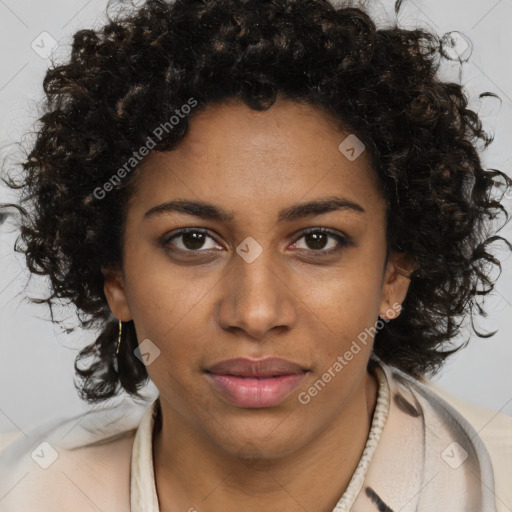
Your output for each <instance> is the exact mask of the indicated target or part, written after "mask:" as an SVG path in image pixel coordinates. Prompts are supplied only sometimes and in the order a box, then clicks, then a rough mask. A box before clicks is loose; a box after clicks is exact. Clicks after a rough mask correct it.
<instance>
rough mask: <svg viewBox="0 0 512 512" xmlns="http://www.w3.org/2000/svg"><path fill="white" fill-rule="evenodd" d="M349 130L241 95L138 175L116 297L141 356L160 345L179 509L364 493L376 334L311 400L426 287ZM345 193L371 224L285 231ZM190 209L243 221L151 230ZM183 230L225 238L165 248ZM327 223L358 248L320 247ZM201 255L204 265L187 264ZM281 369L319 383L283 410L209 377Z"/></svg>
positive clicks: (159, 449)
mask: <svg viewBox="0 0 512 512" xmlns="http://www.w3.org/2000/svg"><path fill="white" fill-rule="evenodd" d="M348 134H349V132H342V131H340V130H339V129H338V128H337V127H336V125H335V124H334V122H333V121H332V120H331V119H329V118H328V116H327V115H326V114H325V113H323V112H322V111H320V110H319V109H317V108H316V107H313V106H309V105H305V104H300V103H295V102H290V101H288V100H284V99H281V98H279V99H278V100H277V102H276V103H275V104H274V105H273V106H272V107H271V108H270V109H269V110H268V111H265V112H256V111H252V110H250V109H249V107H247V106H246V105H244V104H243V103H242V102H239V101H238V100H230V101H228V102H225V103H222V104H217V105H214V106H212V105H210V106H208V107H206V109H205V110H203V111H199V112H197V113H196V114H195V115H194V117H192V118H191V119H190V125H189V132H188V133H187V135H186V137H185V139H184V140H183V141H182V143H181V144H180V145H179V146H178V148H177V149H175V150H173V151H169V152H164V153H156V152H152V153H150V155H149V156H148V157H147V158H146V160H145V161H144V162H143V164H142V166H141V167H140V168H139V169H138V172H139V174H138V179H137V182H136V187H135V190H134V195H133V197H132V199H131V201H130V203H129V207H128V212H127V218H126V226H125V232H124V241H123V258H124V260H123V269H122V272H121V271H119V272H113V271H106V270H105V271H104V274H105V295H106V297H107V300H108V303H109V306H110V308H111V310H112V312H113V314H114V315H115V316H116V317H117V318H118V319H120V320H122V321H125V322H126V321H129V320H132V319H133V320H134V324H135V327H136V332H137V338H138V340H139V343H140V341H141V340H145V339H150V340H151V341H152V343H154V344H155V345H156V346H157V347H158V348H159V350H160V355H159V356H158V357H156V359H154V361H152V362H151V364H149V365H148V366H147V370H148V373H149V375H150V377H151V379H152V381H153V382H154V384H155V385H156V387H157V388H158V390H159V391H160V400H161V407H162V423H161V425H158V426H157V427H156V428H155V431H154V442H153V457H154V468H155V481H156V486H157V492H158V496H159V501H160V507H161V511H162V512H171V511H173V512H174V511H178V510H182V511H183V510H190V509H192V510H194V508H195V509H196V510H197V511H198V512H220V511H225V510H244V511H249V512H251V511H254V512H256V511H258V512H260V511H261V510H265V511H269V512H272V511H275V512H278V511H279V512H282V511H287V512H292V511H304V510H316V511H326V512H327V511H330V510H332V508H333V507H334V506H335V504H336V502H337V501H338V500H339V498H340V497H341V495H342V494H343V491H344V490H345V488H346V487H347V485H348V483H349V481H350V478H351V476H352V474H353V472H354V470H355V468H356V466H357V463H358V461H359V458H360V456H361V454H362V451H363V449H364V446H365V443H366V440H367V436H368V432H369V429H370V424H371V418H372V414H373V411H374V408H375V403H376V395H377V383H376V380H375V377H374V376H373V375H371V374H370V373H369V372H368V371H367V362H368V359H369V357H370V353H371V345H372V340H371V338H370V340H369V342H368V343H367V345H366V346H364V345H363V344H360V346H361V351H360V352H359V353H358V354H357V355H355V356H354V358H353V359H352V360H351V361H350V362H349V364H347V366H345V367H344V368H343V370H342V371H341V372H339V373H338V374H336V376H335V377H334V378H332V380H331V381H330V382H329V383H328V384H327V385H326V386H325V387H324V388H323V389H322V390H321V392H319V393H318V394H317V395H316V396H315V397H313V398H312V399H311V401H310V402H309V403H308V404H307V405H303V404H301V403H300V402H299V400H298V394H299V393H300V392H302V391H307V389H308V388H309V387H310V386H311V385H312V384H313V383H314V382H316V381H317V380H318V379H319V378H321V376H322V374H323V373H324V372H325V371H327V369H328V368H330V367H332V366H333V363H334V362H335V361H336V360H337V357H338V356H340V355H341V356H342V355H343V354H344V353H345V352H346V351H347V350H348V349H349V347H350V346H351V344H352V342H353V341H354V340H356V339H357V336H358V335H359V334H360V333H361V332H363V331H364V329H365V328H369V327H372V326H374V325H375V323H376V321H377V320H378V316H379V315H380V316H381V317H382V318H388V319H391V318H392V317H393V316H394V315H393V313H395V312H396V311H397V310H396V305H397V304H400V303H402V302H403V300H404V298H405V296H406V293H407V289H408V286H409V279H408V278H407V277H406V276H405V275H404V273H403V271H401V270H400V268H401V266H402V263H403V262H402V260H401V259H400V257H399V255H397V254H394V253H392V252H391V253H390V255H389V258H388V260H386V238H385V232H386V202H385V200H384V199H383V197H382V193H381V189H380V186H379V183H378V181H377V177H376V175H375V172H374V170H373V169H372V167H371V165H370V160H369V157H368V156H367V154H366V153H365V152H363V153H362V154H361V155H360V156H359V157H358V158H357V159H355V160H354V161H350V160H349V159H347V158H346V157H345V156H344V155H343V154H342V153H341V152H340V151H339V150H338V145H339V144H340V143H341V142H342V141H343V140H344V139H345V138H346V137H347V135H348ZM333 196H337V197H341V198H345V199H347V200H349V201H351V202H353V203H357V204H358V205H359V206H360V207H362V208H363V209H364V213H362V212H358V211H355V210H353V209H350V208H344V209H338V210H335V211H330V212H327V213H322V214H319V215H310V216H307V217H304V218H300V219H296V220H293V221H289V222H282V223H278V222H277V219H278V212H279V211H280V210H281V209H282V208H285V207H289V206H292V205H295V204H298V203H303V202H307V201H312V200H316V199H324V198H330V197H333ZM174 199H189V200H201V201H205V202H209V203H213V204H215V205H217V206H218V207H221V208H223V209H225V210H228V211H230V212H231V213H232V214H233V220H232V221H229V222H224V221H217V220H211V219H203V218H199V217H196V216H192V215H189V214H186V213H179V212H166V213H162V214H160V215H153V216H149V217H147V218H144V214H145V213H146V212H147V211H148V210H150V209H151V208H153V207H155V206H156V205H160V204H162V203H165V202H166V201H170V200H174ZM183 227H194V228H201V229H205V230H207V231H208V234H209V235H210V236H211V237H212V238H209V237H206V238H205V239H204V242H203V244H202V245H201V243H197V242H195V245H194V242H193V241H191V239H190V238H189V239H187V237H183V236H181V237H180V236H178V237H176V238H174V239H173V240H172V241H168V242H167V245H165V239H167V240H168V239H169V238H170V236H172V235H173V234H175V233H176V232H177V231H178V230H179V229H181V228H183ZM311 227H315V228H328V229H330V230H332V231H333V232H334V233H335V234H339V235H340V236H343V235H345V236H346V237H349V239H350V240H351V241H352V243H351V244H349V245H347V246H340V245H339V243H338V241H337V240H336V239H335V238H333V237H331V236H329V237H328V238H327V239H326V240H325V242H323V244H322V243H319V242H318V241H316V240H315V239H314V238H312V237H311V235H309V236H304V235H303V233H302V232H303V231H304V229H306V228H311ZM248 236H250V237H252V238H253V239H255V240H256V241H257V243H258V244H259V245H260V246H261V248H262V251H263V252H262V253H261V255H260V256H259V257H257V258H256V259H255V260H254V261H252V262H251V263H248V262H247V261H245V260H244V259H243V258H242V257H240V256H239V255H238V254H237V252H236V248H237V247H238V246H239V245H240V244H241V242H242V241H244V239H245V238H246V237H248ZM163 240H164V241H163ZM337 247H338V248H339V250H338V251H336V252H332V251H331V253H330V254H327V253H328V252H329V251H330V250H331V249H335V248H337ZM172 249H174V251H173V250H172ZM180 249H181V252H180ZM193 249H197V250H200V251H204V252H203V253H200V254H199V255H195V256H189V257H187V256H186V255H185V251H187V250H188V251H189V252H190V251H191V250H193ZM322 253H324V254H325V255H324V256H322ZM393 306H395V308H394V309H393ZM396 314H399V311H398V313H395V316H396ZM266 356H278V357H283V358H286V359H289V360H291V361H294V362H296V363H298V364H300V365H302V366H303V367H306V368H308V369H309V370H310V372H309V373H308V374H307V376H306V378H305V379H304V381H303V383H302V384H301V386H300V388H299V389H298V390H296V391H295V392H293V393H292V394H291V395H290V396H288V397H287V398H286V399H285V400H284V401H283V402H281V403H280V404H279V405H278V406H275V407H265V408H252V409H249V408H241V407H238V406H235V405H233V404H231V403H230V402H228V401H227V400H226V399H224V397H223V396H222V395H220V394H219V393H218V392H217V390H216V389H215V388H214V387H213V386H212V385H211V383H210V382H209V379H208V378H207V377H206V375H205V374H204V369H205V368H208V367H210V366H212V365H213V364H214V363H217V362H219V361H221V360H224V359H230V358H234V357H249V358H262V357H266ZM192 507H194V508H192Z"/></svg>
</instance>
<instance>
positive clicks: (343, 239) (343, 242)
mask: <svg viewBox="0 0 512 512" xmlns="http://www.w3.org/2000/svg"><path fill="white" fill-rule="evenodd" d="M187 233H201V234H203V235H206V236H208V237H209V238H212V239H214V238H213V237H212V236H211V235H210V234H209V232H208V231H207V230H205V229H201V228H182V229H180V230H179V231H178V232H177V233H175V234H174V235H172V236H171V237H167V238H165V239H164V240H163V245H164V246H165V247H167V246H168V244H169V243H170V242H171V240H174V239H175V238H179V237H180V236H182V235H185V234H187ZM311 233H325V234H327V235H329V236H331V237H333V238H335V239H336V240H337V242H338V244H339V245H338V247H336V248H334V249H329V250H327V251H325V250H323V249H318V250H313V249H310V250H307V249H305V250H303V251H306V252H308V253H310V254H314V255H315V256H322V255H330V254H333V253H336V252H339V251H341V250H342V249H344V248H346V247H348V246H351V245H353V242H352V240H350V238H348V237H347V236H344V235H341V234H339V233H336V232H333V231H331V230H330V229H326V228H308V229H305V230H304V231H302V233H301V234H300V236H299V237H298V238H297V239H296V240H295V241H294V242H293V244H296V243H297V242H298V241H299V240H301V239H302V238H304V237H305V236H307V235H309V234H311ZM172 251H173V252H182V253H187V254H188V255H192V256H194V255H197V254H200V253H202V252H204V253H207V252H208V250H204V249H197V250H184V249H172Z"/></svg>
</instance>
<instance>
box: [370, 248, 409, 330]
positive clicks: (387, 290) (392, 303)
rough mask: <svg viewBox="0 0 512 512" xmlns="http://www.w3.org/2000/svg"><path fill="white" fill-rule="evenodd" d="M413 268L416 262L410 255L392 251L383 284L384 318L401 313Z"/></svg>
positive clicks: (382, 311)
mask: <svg viewBox="0 0 512 512" xmlns="http://www.w3.org/2000/svg"><path fill="white" fill-rule="evenodd" d="M413 270H414V263H413V260H412V258H411V257H410V256H409V255H407V254H405V253H398V252H391V253H390V255H389V258H388V263H387V267H386V272H385V274H384V281H383V286H382V295H381V303H380V312H379V316H380V317H381V318H382V319H386V320H393V318H396V317H397V316H399V315H400V312H401V311H402V302H403V301H404V300H405V297H406V295H407V290H408V289H409V285H410V283H411V279H410V275H411V273H412V271H413Z"/></svg>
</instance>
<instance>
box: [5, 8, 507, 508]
mask: <svg viewBox="0 0 512 512" xmlns="http://www.w3.org/2000/svg"><path fill="white" fill-rule="evenodd" d="M443 55H446V52H445V51H444V50H443V46H442V44H440V42H439V40H438V39H437V38H436V36H434V35H433V34H429V33H427V32H425V31H422V30H414V31H408V30H402V29H400V28H397V27H394V28H389V29H379V30H378V29H377V28H376V26H375V24H374V23H373V21H372V20H371V19H370V17H369V16H368V15H367V14H365V13H364V12H363V11H362V10H359V9H355V8H349V7H334V6H333V5H332V4H330V3H328V2H327V1H324V0H317V1H306V0H297V1H289V0H280V1H273V2H269V1H258V2H256V1H249V2H242V1H234V0H233V1H207V2H203V1H201V2H199V1H190V0H187V1H185V0H181V1H177V2H175V3H171V4H168V3H165V2H162V1H157V0H153V1H149V2H148V3H147V4H145V5H144V6H143V7H142V8H141V9H140V10H139V11H138V12H137V13H135V14H133V15H130V16H127V17H125V18H121V17H120V18H118V19H117V20H111V21H110V23H109V24H108V25H107V26H105V27H103V28H102V29H100V30H98V31H93V30H81V31H79V32H77V33H76V34H75V36H74V42H73V50H72V55H71V58H70V61H69V62H68V63H66V64H64V65H61V66H57V67H55V68H53V69H50V70H49V71H48V73H47V75H46V78H45V80H44V88H45V92H46V94H47V98H48V104H47V109H46V113H45V114H44V115H43V116H42V118H41V122H42V126H41V128H40V129H39V132H38V138H37V141H36V143H35V145H34V147H33V150H32V152H31V153H30V154H29V155H28V157H27V160H26V162H25V163H24V165H23V167H24V170H25V177H24V180H23V182H22V183H21V184H19V185H16V184H15V183H11V186H13V187H15V186H20V187H21V188H22V189H23V192H24V196H23V200H24V201H25V202H26V203H28V206H30V208H26V209H23V211H24V212H25V216H26V219H27V220H26V221H25V222H24V224H23V226H22V232H21V240H22V241H23V242H24V244H25V245H24V246H23V248H19V250H22V251H23V252H24V253H25V254H26V257H27V263H28V266H29V268H30V270H31V271H32V272H34V273H41V274H44V275H47V276H48V277H49V278H50V280H51V284H52V294H51V296H50V297H48V298H47V299H46V301H47V302H48V304H49V305H50V307H51V306H52V303H54V301H55V300H57V299H63V298H66V299H69V300H70V301H71V302H72V303H74V304H75V305H76V306H77V309H78V311H79V313H81V314H82V316H81V317H80V318H81V320H82V322H83V325H84V326H93V325H94V326H100V327H101V328H102V332H101V334H100V336H99V337H98V338H97V339H96V340H95V341H94V342H93V343H91V345H90V346H88V347H86V348H85V349H84V350H82V352H81V354H80V355H79V357H78V358H77V361H76V364H75V368H76V371H77V374H78V376H79V377H80V383H79V384H78V388H79V391H80V394H81V397H82V398H83V399H85V400H87V401H89V402H91V403H95V404H101V403H102V402H104V401H105V400H107V399H110V398H112V397H114V396H116V394H118V393H119V391H123V390H124V391H126V392H127V393H129V394H130V395H132V396H133V397H135V398H137V397H140V393H139V391H140V389H141V387H142V386H143V385H144V384H145V383H146V382H147V381H148V378H149V379H151V381H152V382H153V383H154V384H155V386H156V388H157V389H158V392H159V395H158V398H157V399H156V400H155V401H154V402H153V403H152V404H151V405H150V407H149V408H147V409H146V410H145V412H144V414H143V415H142V417H137V415H136V414H134V413H133V411H132V410H131V409H130V408H129V407H127V408H126V410H125V412H126V414H127V415H128V414H129V415H128V416H127V417H121V418H119V416H117V422H114V424H115V425H116V426H115V428H110V429H109V428H108V423H109V421H107V419H108V418H106V417H105V416H104V414H105V413H104V412H103V411H102V410H101V409H100V411H99V412H95V413H91V415H89V416H88V418H86V421H85V426H83V429H84V430H85V431H86V430H87V429H91V425H95V426H98V425H99V423H98V420H97V419H98V418H99V419H100V420H102V421H103V433H102V434H98V433H94V432H91V434H90V435H89V437H87V436H85V435H84V436H82V437H80V435H75V434H76V429H75V427H76V426H77V425H76V423H77V422H76V421H71V420H70V421H67V422H66V423H65V424H64V425H54V424H52V425H49V426H47V427H46V429H43V430H41V431H40V432H38V433H34V434H33V435H31V436H29V439H21V440H19V441H17V442H15V443H14V444H12V445H11V446H9V447H8V448H6V449H5V450H4V452H3V455H2V468H3V471H4V473H5V477H4V480H3V481H6V482H8V484H7V485H6V484H4V485H5V491H4V492H3V495H4V496H5V497H4V498H3V500H2V501H0V504H1V506H2V507H4V508H2V510H5V511H8V510H9V511H10V510H36V509H37V510H80V511H82V510H109V511H110V510H112V511H123V510H132V511H140V512H142V511H144V512H147V511H151V512H154V511H160V512H174V511H178V510H188V511H195V510H197V511H199V512H203V511H204V512H217V511H231V510H244V511H260V510H264V511H287V512H288V511H290V512H291V511H296V510H297V511H299V510H301V511H302V510H311V511H313V510H314V511H319V512H324V511H325V512H328V511H336V512H338V511H344V510H353V511H376V510H381V511H383V510H384V511H395V512H397V511H399V510H400V511H412V510H415V511H427V510H428V511H432V510H460V511H491V510H492V511H503V510H507V508H506V507H508V506H510V503H511V502H510V501H508V503H507V501H504V500H508V499H509V498H508V497H507V496H506V495H505V493H508V492H509V491H508V487H507V486H506V484H505V483H504V482H506V479H507V477H510V475H509V474H507V473H506V468H505V464H506V461H505V460H504V453H503V451H504V450H506V449H510V442H509V443H508V444H505V443H502V445H501V446H499V447H498V449H497V450H495V449H491V448H492V439H490V438H489V439H488V440H487V441H486V442H484V441H485V439H486V438H485V437H484V434H482V435H481V436H480V435H479V433H478V429H477V428H476V423H477V420H475V421H473V422H472V423H471V422H470V421H469V419H470V418H469V417H470V415H471V412H470V411H468V414H467V415H464V414H461V413H460V412H458V411H457V409H456V408H455V407H453V406H451V405H450V404H449V403H447V402H446V401H445V400H444V399H443V398H441V396H440V395H439V394H438V393H436V392H435V391H433V390H432V387H431V386H429V385H428V383H427V382H426V381H425V379H424V377H425V376H427V375H429V374H433V373H434V372H435V371H436V370H438V369H439V368H440V367H441V366H442V364H443V362H444V361H445V359H446V357H447V356H448V355H449V354H450V353H453V350H451V351H448V350H446V343H447V342H449V341H450V340H452V339H453V338H454V337H455V335H456V334H457V333H458V332H459V330H460V326H461V322H462V321H463V320H464V319H465V318H466V317H467V316H469V315H472V314H473V312H474V310H475V309H476V310H477V311H482V309H481V304H480V303H479V301H478V300H477V299H478V296H479V295H486V294H488V293H489V292H490V291H491V290H492V288H493V285H494V282H493V281H492V280H491V278H490V277H488V276H489V273H488V268H489V266H493V265H496V266H499V262H498V261H497V260H496V259H495V257H494V256H493V255H492V252H490V249H491V248H490V244H491V243H492V242H499V241H500V240H501V241H504V242H506V240H504V239H502V238H501V237H499V236H497V235H495V233H494V231H492V229H491V225H490V224H489V223H488V222H489V220H492V219H495V218H498V217H499V215H500V213H506V212H505V209H504V207H503V206H502V205H501V204H500V202H499V201H498V200H497V199H495V197H494V196H493V195H492V193H493V191H494V190H495V189H500V188H501V189H502V190H503V189H505V190H507V189H508V188H509V187H511V186H512V182H511V180H510V178H508V177H507V176H506V175H504V174H503V173H501V172H500V171H489V170H485V169H483V168H482V164H481V161H480V158H479V155H478V152H477V148H476V144H477V142H478V141H482V142H484V144H488V143H489V142H490V140H489V139H488V138H487V137H486V135H485V134H484V132H483V131H482V127H481V124H480V121H479V119H478V117H477V115H476V114H474V113H473V112H472V111H470V110H468V109H467V101H466V98H465V96H464V93H463V90H462V88H461V87H460V86H459V85H456V84H453V83H444V82H442V81H440V80H438V78H437V76H436V71H437V68H438V65H439V58H440V57H442V56H443ZM20 209H22V208H21V206H20ZM29 212H30V213H29ZM506 243H507V244H508V242H506ZM477 334H478V333H477ZM120 410H121V409H117V411H120ZM107 412H109V411H108V410H107ZM110 413H113V414H116V409H114V410H113V411H110ZM118 414H119V412H118ZM95 415H96V416H95ZM91 418H92V419H91ZM81 421H82V420H81V419H80V420H78V422H81ZM500 421H501V423H499V425H500V428H505V427H506V425H507V424H506V419H505V418H504V417H503V418H502V419H500ZM70 432H72V435H71V436H69V435H68V434H69V433H70ZM491 452H492V456H491ZM496 453H497V454H496ZM35 464H37V465H38V466H39V467H36V466H35ZM36 470H37V471H36ZM7 473H9V474H7ZM20 478H21V480H20ZM504 507H505V508H504Z"/></svg>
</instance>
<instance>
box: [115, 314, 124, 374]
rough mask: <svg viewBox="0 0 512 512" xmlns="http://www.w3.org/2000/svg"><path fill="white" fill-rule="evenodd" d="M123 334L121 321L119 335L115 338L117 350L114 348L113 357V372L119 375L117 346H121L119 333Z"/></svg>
mask: <svg viewBox="0 0 512 512" xmlns="http://www.w3.org/2000/svg"><path fill="white" fill-rule="evenodd" d="M122 332H123V324H122V322H121V320H119V334H118V336H117V348H116V355H115V357H114V362H113V365H114V370H115V372H116V373H119V356H118V354H119V346H120V345H121V333H122Z"/></svg>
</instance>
